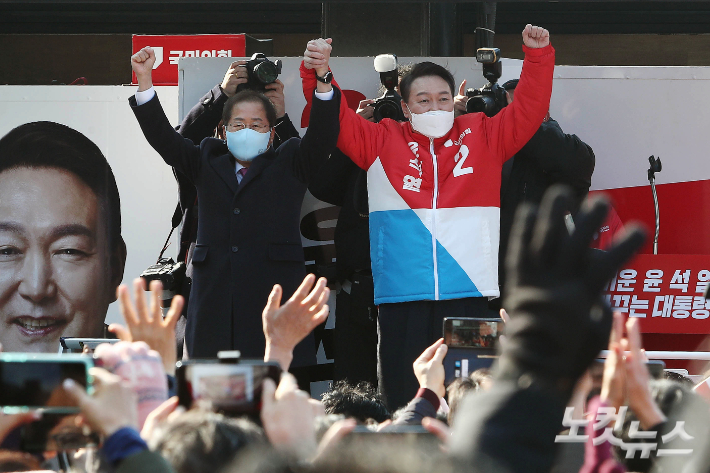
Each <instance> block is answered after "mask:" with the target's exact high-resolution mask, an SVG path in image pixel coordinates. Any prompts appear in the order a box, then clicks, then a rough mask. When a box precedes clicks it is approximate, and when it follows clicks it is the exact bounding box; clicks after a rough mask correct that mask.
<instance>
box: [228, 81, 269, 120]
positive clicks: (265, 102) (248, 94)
mask: <svg viewBox="0 0 710 473" xmlns="http://www.w3.org/2000/svg"><path fill="white" fill-rule="evenodd" d="M242 102H252V103H260V104H261V105H262V106H263V107H264V111H266V120H267V121H268V122H269V126H274V125H276V108H275V107H274V104H272V103H271V100H269V98H268V97H267V96H266V95H264V94H262V93H259V92H257V91H255V90H251V89H245V90H242V91H241V92H237V93H236V94H234V95H232V96H231V97H229V100H227V103H225V104H224V108H223V109H222V123H224V124H225V125H226V124H227V123H229V119H230V118H232V110H234V106H235V105H238V104H240V103H242Z"/></svg>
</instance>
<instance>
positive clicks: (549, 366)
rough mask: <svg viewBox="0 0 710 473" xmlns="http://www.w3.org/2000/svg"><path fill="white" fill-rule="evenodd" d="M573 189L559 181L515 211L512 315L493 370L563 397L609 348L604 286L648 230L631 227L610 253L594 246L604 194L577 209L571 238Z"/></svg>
mask: <svg viewBox="0 0 710 473" xmlns="http://www.w3.org/2000/svg"><path fill="white" fill-rule="evenodd" d="M572 200H573V197H572V193H571V191H570V190H569V189H568V188H567V187H564V186H554V187H552V188H550V190H548V191H547V193H546V194H545V196H544V197H543V200H542V203H541V204H540V209H539V216H538V215H537V212H536V209H535V208H534V206H532V205H529V204H523V205H521V206H520V208H519V209H518V212H517V214H516V220H515V223H514V225H513V229H512V231H511V238H510V245H509V247H508V256H507V265H506V271H507V275H508V276H507V281H506V284H507V287H508V290H507V291H508V292H507V294H508V296H507V298H506V300H505V301H504V303H503V307H505V308H506V310H507V311H508V312H509V314H510V322H509V323H508V324H507V325H506V343H505V344H504V345H503V347H502V353H501V356H500V359H499V362H498V366H497V368H496V370H495V373H494V375H495V376H496V378H498V379H507V380H517V381H518V383H519V384H531V383H538V384H540V385H541V386H542V387H544V388H546V389H550V388H551V389H552V391H554V392H555V393H557V394H559V395H561V396H562V397H563V398H564V400H565V401H566V400H567V399H568V398H569V395H570V394H571V392H572V389H573V387H574V385H575V383H576V381H577V379H578V378H579V377H580V376H581V375H582V374H583V373H584V371H585V370H586V369H587V368H588V367H589V365H590V363H591V362H592V360H594V358H595V357H596V356H597V355H598V354H599V352H600V351H601V350H602V349H604V348H605V347H606V346H607V343H608V340H609V333H610V330H611V322H612V313H611V309H610V308H609V306H608V304H607V303H606V302H605V301H604V299H603V298H602V290H603V288H604V286H605V285H606V284H607V282H608V281H609V280H610V279H611V278H612V277H613V275H614V274H615V272H616V271H617V270H618V268H619V266H620V265H621V264H623V263H624V262H625V261H627V260H628V259H629V258H630V257H631V256H632V255H633V254H634V253H635V252H636V251H637V250H638V249H639V248H640V247H641V245H642V244H643V241H644V238H645V237H644V234H645V232H644V231H643V230H642V229H641V228H639V227H637V226H630V227H629V228H628V229H627V232H626V233H625V235H624V236H623V237H622V238H620V239H617V240H616V241H615V243H614V245H613V247H612V248H610V249H609V251H607V252H605V251H599V250H592V249H590V248H589V244H590V242H591V241H592V236H593V235H594V232H596V231H597V229H598V228H599V227H600V226H601V225H602V223H603V222H604V219H605V217H606V214H607V212H608V210H609V204H608V202H607V200H606V199H605V198H603V197H597V198H594V199H592V200H591V201H590V202H588V203H587V204H586V205H585V206H584V207H583V208H582V210H581V211H580V212H579V213H578V215H577V218H576V222H575V224H576V229H575V231H574V233H573V234H572V235H569V232H568V231H567V229H566V226H565V222H564V216H565V212H566V209H568V208H569V206H570V204H571V202H572Z"/></svg>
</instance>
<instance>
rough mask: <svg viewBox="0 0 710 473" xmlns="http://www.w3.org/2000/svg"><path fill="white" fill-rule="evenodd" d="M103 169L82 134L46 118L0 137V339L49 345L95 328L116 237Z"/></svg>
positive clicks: (19, 346)
mask: <svg viewBox="0 0 710 473" xmlns="http://www.w3.org/2000/svg"><path fill="white" fill-rule="evenodd" d="M117 212H120V204H119V201H118V191H117V189H116V185H115V180H114V178H113V174H112V173H111V169H110V167H109V166H108V163H107V162H106V159H105V158H104V157H103V155H102V154H101V152H100V151H99V149H98V148H97V147H96V146H95V145H94V144H93V143H92V142H91V141H90V140H89V139H88V138H86V137H85V136H84V135H82V134H80V133H79V132H76V131H75V130H72V129H71V128H68V127H65V126H63V125H59V124H56V123H51V122H38V123H32V124H27V125H22V126H20V127H18V128H16V129H15V130H13V131H11V132H10V133H8V135H6V136H5V137H4V138H2V139H1V140H0V343H2V346H3V351H8V352H57V351H58V349H59V338H60V337H88V338H98V337H102V336H103V332H104V319H105V317H106V311H107V309H108V305H109V304H110V303H111V302H113V301H114V300H115V299H116V297H115V291H116V287H117V286H118V284H119V283H120V281H121V278H122V276H123V266H124V264H125V257H126V252H125V245H124V243H123V240H122V239H121V236H120V213H119V214H117Z"/></svg>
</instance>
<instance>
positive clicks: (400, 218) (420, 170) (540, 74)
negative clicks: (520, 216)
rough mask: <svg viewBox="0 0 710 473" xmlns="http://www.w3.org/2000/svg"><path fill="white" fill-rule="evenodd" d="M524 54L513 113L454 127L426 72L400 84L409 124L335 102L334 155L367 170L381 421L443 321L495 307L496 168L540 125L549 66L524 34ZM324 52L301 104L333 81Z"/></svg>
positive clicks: (431, 67)
mask: <svg viewBox="0 0 710 473" xmlns="http://www.w3.org/2000/svg"><path fill="white" fill-rule="evenodd" d="M523 43H524V46H523V51H524V52H525V61H524V63H523V70H522V74H521V76H520V82H519V84H518V87H517V89H516V97H515V101H514V102H513V103H512V104H511V105H509V106H507V107H505V108H504V109H503V110H502V111H501V112H499V113H498V114H497V115H495V116H494V117H491V118H489V117H486V116H485V115H484V114H483V113H472V114H467V115H463V116H460V117H458V118H456V119H454V100H453V99H454V95H455V92H454V90H455V84H454V79H453V76H452V75H451V73H450V72H449V71H448V70H446V69H445V68H443V67H442V66H439V65H436V64H433V63H431V62H423V63H419V64H417V65H415V66H414V68H413V69H412V71H411V73H410V74H409V75H407V76H405V77H404V78H403V79H402V81H401V82H400V94H401V95H402V98H403V100H402V108H403V110H404V114H405V116H406V117H407V118H408V119H409V122H404V123H398V122H396V121H394V120H389V119H384V120H382V121H381V122H379V123H371V122H368V121H367V120H364V119H363V118H362V117H359V116H358V115H357V114H356V113H355V112H353V111H352V110H350V109H349V108H348V107H347V104H346V103H345V101H344V100H343V101H342V102H341V111H340V135H339V137H338V148H339V149H340V150H341V151H342V152H343V153H345V154H346V155H347V156H348V157H350V159H352V160H353V162H354V163H355V164H357V165H358V166H359V167H361V168H362V169H366V170H367V178H368V194H369V206H370V248H371V250H370V252H371V259H372V273H373V277H374V282H375V303H376V304H378V305H379V324H380V327H379V328H380V342H379V367H380V375H381V377H380V388H381V390H383V391H384V393H385V395H386V397H387V401H388V404H389V407H390V408H391V409H394V408H396V407H398V406H399V405H402V404H404V403H406V402H407V401H408V400H409V399H411V397H412V395H413V393H414V392H416V388H417V384H416V379H415V378H414V376H413V375H412V374H411V363H412V362H413V361H414V360H415V359H416V358H417V356H418V355H419V354H420V353H421V352H422V351H423V350H424V349H425V348H426V347H427V346H429V345H430V344H431V343H432V342H433V341H434V340H436V339H438V338H439V337H441V335H442V320H443V318H444V317H486V316H488V315H489V313H488V309H487V299H488V298H494V297H498V296H499V289H498V241H499V228H500V183H501V168H502V165H503V163H504V162H505V161H506V160H507V159H509V158H510V157H511V156H513V155H514V154H515V153H516V152H517V151H519V150H520V149H521V148H522V147H523V146H524V145H525V143H527V141H528V140H529V139H530V138H531V137H532V136H533V135H534V134H535V132H536V131H537V130H538V128H539V127H540V124H541V123H542V121H543V119H544V118H545V115H546V114H547V111H548V109H549V102H550V95H551V93H552V73H553V70H554V63H555V54H554V49H553V48H552V46H551V45H550V41H549V33H548V31H547V30H545V29H543V28H540V27H536V26H531V25H527V26H526V27H525V30H524V31H523ZM330 51H331V46H330V41H329V40H323V39H319V40H314V41H311V42H310V43H309V44H308V48H307V50H306V52H305V55H304V63H303V64H302V66H301V78H302V80H303V87H304V92H306V96H309V95H308V94H309V93H311V91H312V90H313V89H314V88H315V85H316V83H317V82H316V81H321V82H330V81H331V80H332V73H331V72H330V71H329V69H328V59H329V57H330ZM336 85H337V84H336ZM494 316H495V315H494Z"/></svg>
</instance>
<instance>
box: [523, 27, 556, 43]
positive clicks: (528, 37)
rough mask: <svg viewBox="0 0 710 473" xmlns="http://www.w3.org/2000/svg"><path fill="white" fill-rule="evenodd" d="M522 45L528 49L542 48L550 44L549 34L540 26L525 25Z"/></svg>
mask: <svg viewBox="0 0 710 473" xmlns="http://www.w3.org/2000/svg"><path fill="white" fill-rule="evenodd" d="M523 44H524V45H525V46H527V47H528V48H533V49H537V48H544V47H545V46H547V45H548V44H550V32H549V31H547V30H546V29H545V28H542V27H540V26H533V25H531V24H527V25H525V29H524V30H523Z"/></svg>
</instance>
